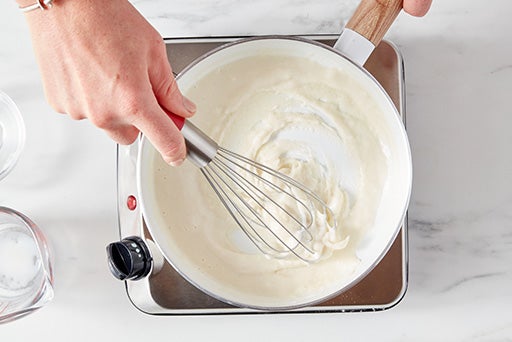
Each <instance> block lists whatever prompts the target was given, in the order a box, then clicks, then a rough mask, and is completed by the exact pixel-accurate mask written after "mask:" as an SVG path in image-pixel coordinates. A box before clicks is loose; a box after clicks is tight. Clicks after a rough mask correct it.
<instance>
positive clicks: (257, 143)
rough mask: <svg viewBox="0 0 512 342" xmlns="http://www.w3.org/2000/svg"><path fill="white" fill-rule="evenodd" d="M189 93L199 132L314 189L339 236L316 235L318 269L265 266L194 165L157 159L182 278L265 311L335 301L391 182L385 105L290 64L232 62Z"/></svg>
mask: <svg viewBox="0 0 512 342" xmlns="http://www.w3.org/2000/svg"><path fill="white" fill-rule="evenodd" d="M185 93H186V95H187V96H188V97H190V98H191V99H192V100H194V101H195V102H196V104H197V105H198V113H197V114H196V117H194V118H193V119H192V121H193V122H194V123H195V124H196V125H197V126H198V127H200V128H201V129H203V130H204V131H205V132H206V133H207V134H209V135H210V136H211V137H212V138H213V139H215V140H216V141H217V142H218V143H219V144H220V145H221V146H223V147H226V148H227V149H230V150H233V151H235V152H237V153H240V154H242V155H245V156H247V157H249V158H251V159H254V160H256V161H258V162H260V163H262V164H265V165H268V166H269V167H271V168H274V169H276V170H278V171H280V172H282V173H285V174H287V175H289V176H291V177H292V178H294V179H295V180H297V181H299V182H301V183H303V184H304V185H306V186H307V187H309V188H310V189H311V190H313V191H314V192H315V193H316V194H317V195H318V196H320V198H321V199H322V200H323V201H324V202H325V203H326V204H327V205H328V206H329V207H330V209H331V210H332V211H333V212H334V215H335V219H336V221H337V225H338V230H337V231H336V232H332V231H328V230H327V231H326V230H324V231H323V232H322V233H320V231H321V230H322V226H321V225H320V227H317V228H315V229H318V230H317V231H316V232H317V233H315V234H320V235H321V236H319V239H318V241H319V244H317V251H318V252H319V253H321V254H322V259H321V261H319V262H318V263H315V264H305V263H303V262H301V261H299V260H296V259H286V260H277V259H269V258H266V257H265V256H263V255H262V254H261V253H258V252H256V251H253V250H251V249H250V248H248V247H247V244H246V243H244V239H243V237H242V236H241V234H240V233H239V229H238V228H237V226H236V224H235V222H234V221H233V220H232V218H231V217H230V216H229V214H228V213H227V211H226V210H225V209H224V207H223V206H222V205H221V204H220V202H219V200H218V199H217V197H216V195H215V194H214V192H213V191H212V190H211V189H210V187H209V185H208V183H207V182H206V181H205V179H203V176H202V175H201V173H200V172H199V170H197V169H196V167H195V166H193V165H192V164H191V163H186V164H185V165H184V166H182V167H180V168H178V169H176V168H171V167H168V166H167V165H165V163H164V162H163V161H162V160H161V159H160V158H156V159H155V171H156V178H155V189H156V192H157V194H156V197H157V200H158V203H159V206H160V208H161V212H162V215H163V216H164V217H165V220H166V223H167V225H168V229H169V239H171V240H173V241H174V242H175V243H176V246H177V247H176V248H179V249H180V250H179V251H176V253H177V255H179V256H180V258H184V260H186V262H185V263H184V264H183V267H186V268H187V269H188V267H190V270H193V271H192V272H193V273H194V274H198V275H199V277H200V278H202V279H206V280H208V281H210V280H213V282H212V285H211V290H218V291H219V293H222V294H224V295H225V296H227V297H229V298H231V299H232V300H235V301H242V302H250V303H258V304H260V305H261V306H265V305H280V304H282V303H291V304H292V303H293V302H294V301H295V300H297V301H302V302H303V301H304V300H307V299H308V298H317V296H318V293H322V292H324V293H329V292H332V291H334V290H336V289H337V288H338V287H339V283H340V279H342V278H343V277H349V276H350V273H351V272H352V271H353V270H354V268H355V267H356V266H357V265H358V263H359V260H358V258H357V256H356V253H355V250H356V247H357V244H358V243H359V242H360V241H361V239H362V237H363V235H364V233H365V230H366V229H367V227H370V226H372V224H373V222H374V220H375V217H374V215H375V212H376V208H377V206H378V205H379V202H380V195H381V191H382V188H383V186H384V182H385V179H386V175H387V169H388V165H387V163H388V161H387V157H386V146H385V144H383V143H382V142H381V141H380V140H379V138H378V137H379V134H380V132H379V129H380V128H379V122H376V121H375V120H374V118H375V111H379V110H380V109H379V107H378V106H377V104H376V103H374V102H373V100H372V99H371V97H370V96H369V95H368V93H367V92H366V91H365V90H364V89H362V87H361V86H360V85H359V84H357V83H356V82H354V81H353V80H352V79H351V78H349V77H348V76H347V75H346V74H344V73H343V72H342V71H339V70H335V69H331V68H326V67H322V66H320V65H319V64H317V63H315V62H314V61H310V60H307V59H305V58H291V57H289V58H283V57H273V56H260V57H251V58H247V59H243V60H240V61H238V62H235V63H231V64H230V65H229V66H227V67H224V68H222V69H221V70H218V71H217V72H213V73H211V74H210V75H208V76H207V77H205V78H204V79H202V80H200V81H199V82H198V83H197V84H196V85H195V86H194V87H193V88H192V89H185ZM324 228H325V226H324ZM187 269H182V270H183V271H185V272H187Z"/></svg>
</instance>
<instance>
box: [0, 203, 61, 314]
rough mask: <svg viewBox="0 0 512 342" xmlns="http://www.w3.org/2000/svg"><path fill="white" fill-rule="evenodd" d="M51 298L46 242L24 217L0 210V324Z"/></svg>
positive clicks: (12, 211)
mask: <svg viewBox="0 0 512 342" xmlns="http://www.w3.org/2000/svg"><path fill="white" fill-rule="evenodd" d="M52 298H53V272H52V263H51V258H50V251H49V248H48V244H47V242H46V238H45V237H44V235H43V233H42V231H41V230H40V229H39V228H38V227H37V226H36V225H35V224H34V222H32V221H31V220H30V219H29V218H28V217H26V216H25V215H23V214H21V213H19V212H17V211H15V210H13V209H10V208H6V207H0V323H6V322H10V321H12V320H15V319H17V318H20V317H23V316H25V315H27V314H29V313H31V312H33V311H35V310H37V309H39V308H41V307H42V306H44V305H45V304H46V303H48V302H49V301H50V300H52Z"/></svg>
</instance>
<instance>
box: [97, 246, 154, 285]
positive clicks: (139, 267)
mask: <svg viewBox="0 0 512 342" xmlns="http://www.w3.org/2000/svg"><path fill="white" fill-rule="evenodd" d="M107 256H108V265H109V268H110V272H112V274H113V275H114V277H116V278H117V279H120V280H138V279H141V278H144V277H145V276H147V275H148V274H149V272H150V271H151V265H152V262H153V258H152V257H151V253H150V252H149V249H148V247H147V245H146V243H145V242H144V241H143V240H142V239H141V238H140V237H138V236H130V237H127V238H125V239H123V240H121V241H118V242H113V243H111V244H109V245H108V246H107Z"/></svg>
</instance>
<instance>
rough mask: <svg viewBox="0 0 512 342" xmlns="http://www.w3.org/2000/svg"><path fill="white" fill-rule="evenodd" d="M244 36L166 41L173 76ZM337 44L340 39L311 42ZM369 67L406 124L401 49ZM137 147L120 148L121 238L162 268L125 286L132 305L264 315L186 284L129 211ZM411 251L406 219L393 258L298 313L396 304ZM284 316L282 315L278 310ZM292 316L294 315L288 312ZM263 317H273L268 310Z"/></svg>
mask: <svg viewBox="0 0 512 342" xmlns="http://www.w3.org/2000/svg"><path fill="white" fill-rule="evenodd" d="M237 38H239V37H225V38H189V39H166V40H165V42H166V46H167V53H168V56H169V60H170V61H171V64H172V66H173V71H174V72H175V73H179V72H180V71H181V70H182V69H183V68H184V67H186V66H187V65H188V64H189V63H190V62H192V61H193V60H194V59H196V58H197V57H199V56H201V55H203V54H204V53H206V52H208V51H210V50H212V49H214V48H216V47H218V46H220V45H222V44H224V43H226V42H228V41H232V40H235V39H237ZM308 38H312V39H315V40H317V41H320V42H322V43H325V44H327V45H331V46H332V45H333V44H334V42H335V39H336V37H318V36H317V37H308ZM365 68H366V69H367V70H368V71H369V72H370V73H371V74H372V75H373V76H374V77H375V78H376V79H377V80H378V81H379V83H381V85H382V86H383V87H384V89H385V90H386V91H387V92H388V94H389V95H390V97H391V98H392V100H393V102H394V104H395V106H396V107H397V108H398V110H399V112H400V114H401V115H402V119H403V120H404V122H405V98H404V94H405V91H404V70H403V62H402V57H401V55H400V53H399V52H398V50H397V49H396V47H395V46H394V45H393V44H391V43H389V42H386V41H383V42H382V43H381V44H380V45H379V46H378V47H377V48H376V49H375V51H374V52H373V54H372V55H371V56H370V58H369V60H368V62H367V63H366V64H365ZM137 151H138V142H135V143H134V144H132V145H130V146H119V147H118V160H117V162H118V212H119V232H120V237H121V239H122V238H124V237H127V236H133V235H136V236H141V237H142V238H143V239H145V240H146V241H149V242H148V244H149V245H150V247H152V248H151V250H152V255H153V258H154V259H155V262H157V263H158V264H160V266H161V267H158V272H156V270H157V267H155V268H154V271H153V272H152V273H151V274H150V275H149V276H147V277H145V278H143V279H141V280H136V281H131V280H130V281H125V283H126V291H127V294H128V297H129V298H130V300H131V301H132V303H133V305H134V306H135V307H136V308H138V309H139V310H141V311H143V312H145V313H148V314H159V315H181V314H188V315H193V314H243V313H259V312H261V311H255V310H251V309H244V308H237V307H233V306H230V305H228V304H225V303H223V302H221V301H218V300H216V299H214V298H212V297H210V296H208V295H206V294H205V293H203V292H202V291H200V290H198V289H197V288H196V287H194V286H193V285H191V284H190V283H188V282H187V281H186V280H185V279H183V278H182V277H181V276H180V275H179V274H178V273H177V272H176V271H175V270H174V269H173V268H172V266H171V265H170V264H169V263H167V262H165V261H164V259H163V257H162V256H161V254H160V252H159V250H158V249H157V248H156V247H154V246H153V244H152V243H151V241H152V238H151V234H150V233H149V231H148V230H147V228H146V227H145V224H144V221H143V219H142V215H141V213H140V212H139V211H138V210H130V209H128V208H127V205H126V203H127V199H128V197H129V196H136V178H135V177H136V175H135V165H136V158H137ZM407 271H408V248H407V219H405V222H404V224H403V226H402V228H401V230H400V233H399V235H398V236H397V238H396V240H395V241H394V243H393V245H392V246H391V248H390V250H389V251H388V253H387V254H386V255H385V257H384V258H383V259H382V260H381V261H380V262H379V264H378V265H377V266H376V267H375V268H374V269H373V270H372V271H371V272H370V273H369V274H368V275H367V276H366V277H365V278H364V279H362V280H361V281H360V282H359V283H357V284H356V285H355V286H353V287H352V288H350V289H349V290H347V291H345V292H343V293H341V294H339V295H338V296H336V297H334V298H332V299H330V300H327V301H325V302H323V303H320V304H317V305H315V306H313V307H306V308H302V309H298V310H294V311H293V312H349V311H377V310H384V309H388V308H390V307H393V306H394V305H396V304H397V303H398V302H399V301H400V300H401V299H402V298H403V296H404V294H405V291H406V289H407ZM278 312H282V311H278ZM284 312H289V311H284ZM264 313H269V312H267V311H264Z"/></svg>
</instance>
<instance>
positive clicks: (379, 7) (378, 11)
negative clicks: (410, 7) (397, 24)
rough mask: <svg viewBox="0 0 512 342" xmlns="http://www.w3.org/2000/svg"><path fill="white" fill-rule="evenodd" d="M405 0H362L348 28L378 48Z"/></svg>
mask: <svg viewBox="0 0 512 342" xmlns="http://www.w3.org/2000/svg"><path fill="white" fill-rule="evenodd" d="M402 3H403V0H362V1H361V3H360V4H359V6H358V7H357V9H356V11H355V13H354V15H352V18H350V20H349V21H348V23H347V25H346V28H348V29H351V30H352V31H356V32H357V33H359V34H360V35H362V36H363V37H365V38H366V39H368V40H369V41H371V42H372V43H373V45H375V46H377V45H378V44H379V43H380V41H381V40H382V37H384V35H385V34H386V32H387V30H388V29H389V28H390V27H391V24H393V22H394V21H395V19H396V17H397V16H398V14H399V13H400V11H401V10H402Z"/></svg>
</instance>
